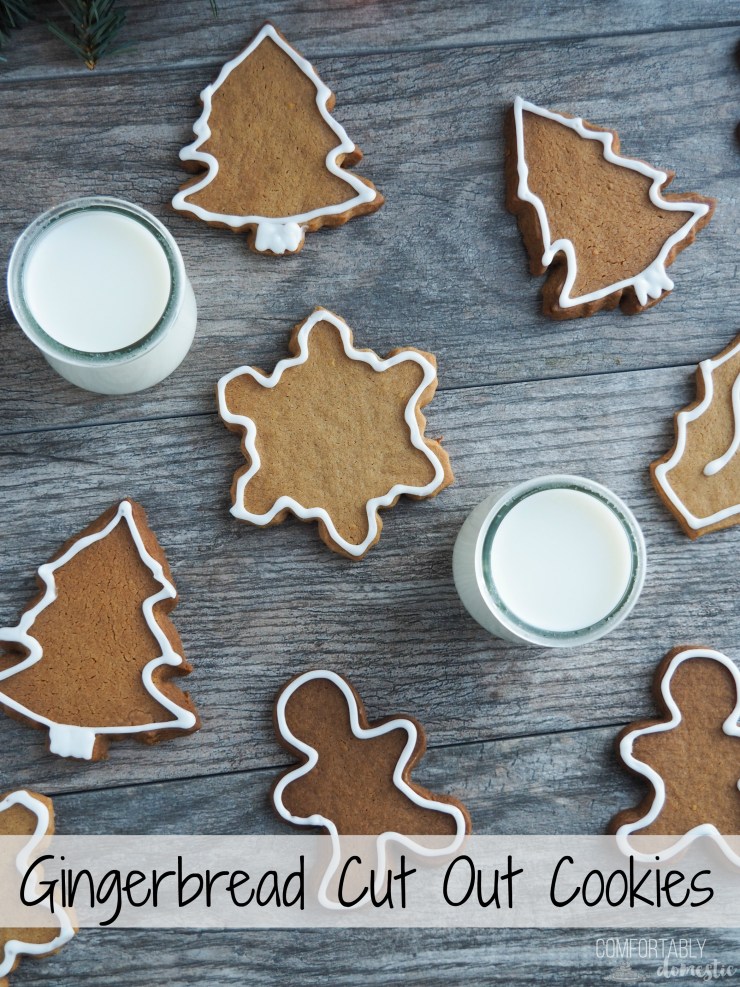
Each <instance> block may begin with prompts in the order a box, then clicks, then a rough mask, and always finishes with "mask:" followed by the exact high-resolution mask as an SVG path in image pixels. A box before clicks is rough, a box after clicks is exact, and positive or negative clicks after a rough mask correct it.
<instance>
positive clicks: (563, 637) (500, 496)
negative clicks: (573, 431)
mask: <svg viewBox="0 0 740 987" xmlns="http://www.w3.org/2000/svg"><path fill="white" fill-rule="evenodd" d="M546 490H576V491H579V492H580V493H583V494H587V495H588V496H591V497H595V498H596V499H597V501H598V502H599V503H600V504H602V505H603V506H604V507H606V508H608V510H609V511H610V512H611V514H612V515H613V517H614V518H615V519H616V521H617V522H618V524H619V525H620V526H621V528H622V530H623V532H624V535H625V536H626V541H627V544H628V546H629V549H628V551H629V576H628V579H627V583H626V588H625V590H624V592H623V593H622V595H621V598H620V599H619V600H618V602H617V603H616V605H614V606H613V607H612V609H611V610H610V611H609V612H608V613H607V614H605V615H604V616H603V617H601V619H599V620H597V621H595V622H593V623H590V624H588V625H587V626H584V627H580V628H577V629H575V630H568V631H554V630H550V629H546V628H542V627H536V626H534V625H533V624H531V623H528V622H526V621H524V620H523V619H521V617H519V616H518V615H517V614H516V613H514V612H513V611H512V609H511V608H510V607H507V605H506V603H505V602H504V600H503V599H502V596H501V593H500V592H499V589H498V587H497V586H496V581H495V579H494V576H493V571H492V564H491V558H492V548H493V543H494V539H495V537H496V532H497V531H498V529H499V527H500V525H501V524H502V522H503V521H504V519H505V518H506V516H507V514H508V513H509V512H510V511H511V510H512V509H513V508H514V507H516V506H517V505H518V504H520V503H521V502H522V501H523V500H524V499H525V498H527V497H529V496H531V495H533V494H535V493H538V492H541V491H546ZM645 568H646V551H645V540H644V538H643V535H642V531H641V530H640V527H639V525H638V523H637V520H636V519H635V517H634V515H633V514H632V511H630V509H629V508H628V507H627V505H626V504H625V503H624V502H623V501H622V500H620V498H619V497H617V496H616V494H614V493H612V492H611V490H608V489H607V488H606V487H604V486H602V485H601V484H600V483H596V482H594V481H593V480H588V479H586V478H584V477H578V476H570V475H567V474H555V475H552V476H543V477H537V478H535V479H533V480H528V481H526V482H525V483H520V484H518V485H517V486H514V487H511V488H509V489H508V490H505V491H503V492H502V491H496V492H494V493H492V494H490V496H488V497H486V499H485V500H484V501H483V502H482V503H480V504H479V505H478V506H477V507H476V508H475V509H474V510H473V512H472V513H471V514H470V515H469V517H468V518H467V519H466V521H465V523H464V524H463V527H462V528H461V530H460V533H459V535H458V537H457V541H456V543H455V549H454V553H453V572H454V578H455V586H456V587H457V591H458V594H459V596H460V599H461V600H462V602H463V604H464V605H465V607H466V609H467V610H468V612H469V613H470V615H471V616H472V617H473V618H474V619H475V620H477V622H478V623H479V624H480V625H481V626H482V627H484V628H485V629H486V630H487V631H489V632H490V633H491V634H494V635H495V636H496V637H500V638H503V639H505V640H507V641H514V642H519V643H526V644H536V645H540V646H542V647H549V648H566V647H574V646H576V645H580V644H587V643H589V642H591V641H595V640H597V638H600V637H603V635H605V634H608V633H609V632H610V631H612V630H613V629H614V628H615V627H617V626H618V625H619V624H621V623H622V621H623V620H624V619H625V618H626V617H627V615H628V614H629V613H630V612H631V610H632V609H633V607H634V606H635V603H636V602H637V599H638V597H639V595H640V592H641V591H642V587H643V584H644V581H645Z"/></svg>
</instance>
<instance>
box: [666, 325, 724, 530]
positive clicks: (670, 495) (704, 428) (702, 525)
mask: <svg viewBox="0 0 740 987" xmlns="http://www.w3.org/2000/svg"><path fill="white" fill-rule="evenodd" d="M675 428H676V440H675V442H674V445H673V448H672V449H671V450H670V451H669V452H667V453H666V454H665V455H664V456H661V458H660V459H657V460H656V461H655V462H654V463H653V464H652V465H651V467H650V473H651V475H652V478H653V484H654V486H655V489H656V490H657V492H658V495H659V496H660V498H661V500H662V501H663V502H664V503H665V505H666V507H667V508H668V510H669V511H671V513H672V514H673V515H674V516H675V518H676V520H677V521H678V523H679V524H680V525H681V527H682V528H683V530H684V531H685V532H686V534H687V535H688V536H689V538H698V537H699V536H700V535H704V534H706V533H707V532H709V531H718V530H719V529H720V528H728V527H730V526H731V525H733V524H738V523H740V456H738V455H737V452H738V449H740V336H738V337H737V339H735V340H734V342H732V343H731V344H730V345H729V346H728V347H727V349H726V350H723V351H722V353H720V354H719V356H716V357H715V358H714V359H713V360H703V361H702V362H701V363H700V364H699V366H698V367H697V371H696V400H695V401H694V402H693V404H690V405H689V406H688V407H687V408H684V409H683V410H681V411H679V412H677V413H676V416H675Z"/></svg>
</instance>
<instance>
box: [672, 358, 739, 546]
mask: <svg viewBox="0 0 740 987" xmlns="http://www.w3.org/2000/svg"><path fill="white" fill-rule="evenodd" d="M738 352H740V342H738V343H737V345H735V346H733V347H732V349H730V350H728V351H727V352H726V353H725V354H724V356H720V357H718V358H717V359H711V360H702V362H701V363H700V364H699V371H700V373H701V377H702V383H703V385H704V397H703V398H702V400H701V401H700V402H699V404H697V406H696V407H695V408H691V409H690V410H684V411H679V413H678V415H677V416H676V431H677V436H676V448H675V449H674V450H673V454H672V455H671V458H670V459H668V460H667V461H666V462H664V463H659V464H658V465H657V466H656V467H655V479H656V480H657V482H658V483H659V484H660V487H661V489H662V490H663V491H664V493H665V495H666V497H667V498H668V499H669V500H670V502H671V503H672V504H673V506H674V507H675V508H676V510H677V511H679V513H680V514H681V516H682V517H683V518H684V520H685V521H686V523H687V524H688V526H689V527H690V528H693V530H694V531H698V530H700V529H701V528H707V527H709V526H710V525H712V524H716V523H717V522H718V521H724V520H726V519H727V518H729V517H732V516H733V515H735V514H738V513H740V504H734V505H732V506H730V507H723V508H722V510H721V511H716V512H715V513H714V514H710V515H709V516H708V517H701V518H700V517H697V516H696V515H695V514H693V513H692V512H691V511H690V510H689V508H688V507H687V506H686V504H684V502H683V501H682V500H681V498H680V496H679V495H678V493H677V492H676V491H675V490H674V489H673V487H672V486H671V484H670V482H669V480H668V474H669V473H670V472H671V470H672V469H675V467H676V466H677V465H678V464H679V462H680V461H681V459H682V457H683V454H684V452H685V451H686V434H687V426H688V424H689V422H693V421H696V419H697V418H701V416H702V415H703V414H704V412H705V411H706V410H707V408H708V407H709V406H710V404H711V403H712V401H713V400H714V379H713V376H712V375H713V374H714V371H715V370H716V369H717V368H718V367H721V366H722V364H723V363H726V362H727V361H728V360H731V359H732V358H733V357H734V356H737V354H738ZM739 380H740V375H738V377H736V378H735V383H734V384H733V387H732V407H733V413H734V416H735V435H734V437H733V440H732V443H731V445H730V447H729V448H728V450H727V452H725V454H724V455H723V456H720V457H719V459H714V460H712V462H711V463H707V465H706V466H705V467H704V474H705V476H712V475H713V474H715V473H718V472H719V471H720V470H721V469H724V467H725V466H726V465H727V464H728V463H729V462H730V460H731V459H732V457H733V456H734V455H735V453H736V452H737V450H738V448H740V390H739V389H738V381H739Z"/></svg>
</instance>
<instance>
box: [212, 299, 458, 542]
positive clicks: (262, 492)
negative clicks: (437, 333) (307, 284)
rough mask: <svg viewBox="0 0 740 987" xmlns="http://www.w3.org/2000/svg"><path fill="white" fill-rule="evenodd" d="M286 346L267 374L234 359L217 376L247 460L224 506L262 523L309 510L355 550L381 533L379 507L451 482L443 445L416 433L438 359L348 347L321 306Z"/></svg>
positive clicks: (328, 533) (325, 532)
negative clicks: (380, 354) (233, 363)
mask: <svg viewBox="0 0 740 987" xmlns="http://www.w3.org/2000/svg"><path fill="white" fill-rule="evenodd" d="M290 352H291V353H292V354H293V356H291V357H290V359H287V360H282V361H281V362H280V363H278V365H277V366H276V367H275V370H274V371H273V373H272V374H270V375H269V376H267V375H266V374H264V373H263V372H262V371H261V370H257V369H255V368H253V367H238V368H237V369H236V370H233V371H232V372H231V373H229V374H226V376H225V377H222V378H221V380H220V381H219V383H218V407H219V414H220V415H221V418H222V419H223V420H224V422H225V423H226V425H227V427H228V428H230V429H231V430H232V431H237V432H240V433H243V435H244V442H243V451H244V455H245V456H246V458H247V459H248V461H249V465H248V466H245V467H243V468H242V469H241V470H239V471H238V472H237V473H236V475H235V476H234V482H233V484H232V499H233V507H232V509H231V513H232V514H233V515H234V517H237V518H239V519H240V520H243V521H249V522H251V523H252V524H256V525H260V526H266V525H270V524H277V523H279V522H280V521H282V520H284V519H285V517H286V516H287V515H288V514H289V513H292V514H294V515H295V516H296V517H298V518H300V519H301V520H304V521H310V520H317V521H318V523H319V533H320V535H321V538H322V539H323V541H324V542H325V543H326V544H327V545H328V546H329V548H332V549H333V550H334V551H335V552H339V553H340V554H342V555H345V556H347V557H348V558H351V559H359V558H362V556H363V555H365V553H366V552H367V551H368V549H370V548H371V547H372V546H373V545H374V544H375V543H376V542H377V540H378V539H379V538H380V532H381V528H382V526H383V525H382V521H381V519H380V516H379V514H378V512H379V510H381V509H383V508H387V507H392V506H393V505H394V504H395V503H396V501H397V500H398V498H399V497H400V496H401V495H402V494H406V495H407V496H409V497H413V498H415V499H421V498H426V497H434V496H435V495H436V494H438V493H439V491H440V490H442V489H444V487H446V486H448V484H450V483H451V482H452V479H453V476H452V471H451V469H450V465H449V460H448V458H447V454H446V453H445V451H444V449H443V448H442V446H441V445H440V444H439V442H435V441H433V440H431V439H427V438H425V437H424V426H425V423H426V420H425V418H424V416H423V414H422V413H421V409H422V408H423V407H424V406H425V405H426V404H428V403H429V401H431V399H432V397H433V395H434V392H435V390H436V387H437V371H436V361H435V359H434V357H433V356H432V355H431V354H429V353H423V352H422V351H421V350H416V349H397V350H394V351H393V352H392V353H390V354H389V355H388V357H386V358H385V359H381V358H380V357H378V356H377V355H376V354H375V353H373V352H372V350H361V349H356V348H355V346H354V345H353V343H352V332H351V330H350V329H349V327H348V326H347V324H346V323H345V322H344V321H343V320H342V319H340V318H338V317H337V316H336V315H333V314H332V313H331V312H328V311H327V310H326V309H322V308H319V309H316V311H315V312H314V313H313V314H312V315H311V316H309V318H308V319H306V321H305V322H303V323H302V324H300V325H298V326H296V327H295V329H294V331H293V335H292V337H291V340H290Z"/></svg>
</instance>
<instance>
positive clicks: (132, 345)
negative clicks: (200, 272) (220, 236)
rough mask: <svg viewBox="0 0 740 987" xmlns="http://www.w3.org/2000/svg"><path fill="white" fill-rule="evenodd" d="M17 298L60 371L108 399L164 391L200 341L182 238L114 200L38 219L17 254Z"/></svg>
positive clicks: (71, 205)
mask: <svg viewBox="0 0 740 987" xmlns="http://www.w3.org/2000/svg"><path fill="white" fill-rule="evenodd" d="M8 297H9V300H10V305H11V308H12V310H13V314H14V315H15V317H16V320H17V321H18V324H19V325H20V327H21V329H22V330H23V332H24V333H25V334H26V335H27V336H28V338H29V339H30V340H31V341H32V342H33V343H35V345H36V346H37V347H38V348H39V349H40V350H41V352H42V353H43V354H44V356H45V357H46V360H47V361H48V362H49V363H50V364H51V366H52V367H53V368H54V369H55V370H56V371H57V372H58V373H60V374H61V375H62V377H65V378H66V379H67V380H69V381H71V382H72V383H73V384H76V385H77V386H78V387H83V388H85V389H86V390H88V391H96V392H98V393H99V394H129V393H132V392H134V391H141V390H143V389H144V388H146V387H151V386H152V385H153V384H157V383H158V382H159V381H161V380H163V379H164V378H165V377H167V376H169V374H171V373H172V371H173V370H174V369H175V368H176V367H177V366H179V364H180V363H181V362H182V360H183V359H184V358H185V354H186V353H187V352H188V350H189V349H190V345H191V343H192V341H193V336H194V334H195V324H196V316H197V310H196V304H195V295H194V294H193V289H192V286H191V284H190V282H189V280H188V277H187V275H186V273H185V266H184V264H183V260H182V255H181V254H180V250H179V248H178V246H177V244H176V243H175V241H174V239H173V237H172V235H171V234H170V233H169V232H168V230H167V229H166V228H165V227H164V226H163V225H162V223H160V222H159V220H158V219H156V218H155V217H154V216H152V215H151V214H150V213H148V212H147V211H146V210H145V209H141V208H140V207H139V206H136V205H133V204H132V203H130V202H125V201H124V200H123V199H115V198H112V197H110V196H104V195H98V196H90V197H88V198H81V199H73V200H71V201H70V202H65V203H63V204H62V205H60V206H57V207H56V208H55V209H51V210H49V212H46V213H44V214H43V215H41V216H39V217H38V218H37V219H35V220H34V221H33V223H31V225H30V226H29V227H27V229H26V230H24V232H23V233H22V234H21V236H20V237H19V239H18V241H17V242H16V244H15V247H14V248H13V252H12V254H11V257H10V265H9V268H8Z"/></svg>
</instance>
